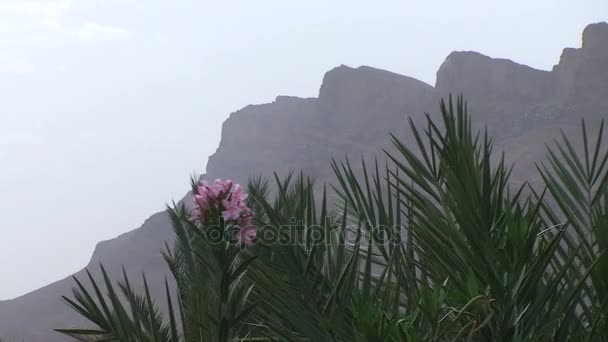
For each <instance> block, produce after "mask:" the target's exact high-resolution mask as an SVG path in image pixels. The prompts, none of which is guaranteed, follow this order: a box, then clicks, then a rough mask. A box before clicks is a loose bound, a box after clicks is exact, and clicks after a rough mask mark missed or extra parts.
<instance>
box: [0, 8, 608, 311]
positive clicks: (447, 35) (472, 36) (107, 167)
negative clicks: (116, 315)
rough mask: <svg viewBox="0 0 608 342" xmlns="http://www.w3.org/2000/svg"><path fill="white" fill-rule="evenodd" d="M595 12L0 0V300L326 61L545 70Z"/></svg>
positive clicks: (132, 222)
mask: <svg viewBox="0 0 608 342" xmlns="http://www.w3.org/2000/svg"><path fill="white" fill-rule="evenodd" d="M603 20H608V1H606V0H579V1H573V0H540V1H539V0H517V1H516V0H509V1H498V0H497V1H489V0H476V1H472V0H460V1H452V0H446V1H430V0H424V1H422V0H415V1H413V0H401V1H371V0H366V1H355V0H348V1H330V0H306V1H290V0H281V1H265V0H255V1H253V0H247V1H206V0H198V1H195V0H174V1H167V0H165V1H155V0H71V1H70V0H0V166H1V167H0V194H1V195H2V197H1V198H0V299H8V298H12V297H15V296H18V295H21V294H24V293H26V292H28V291H31V290H33V289H36V288H38V287H41V286H43V285H46V284H48V283H50V282H52V281H54V280H58V279H60V278H62V277H65V276H67V275H69V274H71V273H72V272H74V271H76V270H78V269H80V268H82V267H83V266H84V265H85V264H86V263H87V261H88V259H89V257H90V255H91V253H92V252H93V249H94V247H95V244H96V243H97V242H99V241H100V240H104V239H109V238H112V237H114V236H116V235H118V234H121V233H124V232H126V231H129V230H132V229H134V228H137V227H139V226H140V225H141V223H142V222H143V221H144V220H145V219H146V218H147V217H148V216H150V215H151V214H153V213H154V212H157V211H159V210H162V209H163V207H164V204H165V203H166V202H168V201H170V200H171V199H179V198H180V197H181V196H182V195H183V194H184V193H185V192H186V190H187V189H188V181H189V175H190V174H192V173H195V172H196V173H201V172H203V171H204V166H205V163H206V160H207V157H208V156H209V155H210V154H211V153H213V151H214V150H215V148H216V146H217V144H218V142H219V133H220V128H221V123H222V121H223V120H224V119H225V118H226V117H227V116H228V115H229V113H230V112H232V111H234V110H237V109H239V108H241V107H243V106H245V105H247V104H250V103H263V102H270V101H272V100H273V99H274V98H275V96H277V95H297V96H303V97H310V96H316V94H317V91H318V88H319V86H320V82H321V80H322V77H323V74H324V72H326V71H327V70H329V69H331V68H332V67H334V66H337V65H340V64H347V65H350V66H359V65H370V66H374V67H378V68H383V69H388V70H391V71H395V72H398V73H401V74H406V75H409V76H413V77H416V78H419V79H421V80H423V81H426V82H428V83H431V84H433V83H434V79H435V72H436V70H437V68H438V67H439V65H440V64H441V63H442V62H443V60H444V58H445V57H446V56H447V54H448V53H449V52H451V51H453V50H476V51H479V52H481V53H484V54H487V55H490V56H495V57H504V58H510V59H513V60H515V61H518V62H520V63H524V64H528V65H531V66H533V67H537V68H542V69H550V68H551V67H552V65H553V64H555V63H556V62H557V61H558V59H559V56H560V53H561V49H562V48H563V47H567V46H570V47H578V46H579V45H580V34H581V32H582V30H583V28H584V27H585V25H586V24H588V23H591V22H597V21H603Z"/></svg>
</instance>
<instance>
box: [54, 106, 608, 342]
mask: <svg viewBox="0 0 608 342" xmlns="http://www.w3.org/2000/svg"><path fill="white" fill-rule="evenodd" d="M440 108H441V114H442V122H441V126H440V125H439V123H436V122H435V121H434V120H432V119H431V118H430V117H429V118H428V119H427V120H428V125H427V127H426V128H425V129H424V130H420V129H419V128H417V127H416V126H415V125H414V124H413V123H412V122H411V121H410V125H411V129H412V135H413V137H414V138H415V141H416V144H415V146H413V147H410V146H406V145H405V144H403V143H402V142H401V141H400V140H399V139H397V138H396V137H393V143H394V145H395V146H396V151H397V152H396V153H388V152H387V156H388V159H389V161H390V163H387V164H386V165H385V166H384V167H380V166H379V165H378V163H377V162H376V163H375V164H374V165H373V166H372V167H369V166H368V165H366V164H365V162H362V168H361V169H362V170H363V171H362V172H360V173H357V172H355V171H354V168H353V167H352V166H351V163H350V161H348V160H345V161H344V162H338V161H334V162H333V163H332V167H333V169H334V172H335V175H336V179H337V181H336V184H334V185H330V186H326V187H323V190H322V191H321V192H320V193H319V192H318V191H317V190H318V187H315V186H313V183H312V181H311V180H310V179H309V178H307V177H305V176H304V175H302V174H300V175H297V176H295V175H293V174H292V175H289V176H287V177H286V178H284V179H281V178H280V177H278V176H277V175H275V177H274V181H273V182H272V183H273V195H272V196H271V195H270V191H269V189H270V186H269V185H270V184H271V182H270V181H268V180H265V179H262V178H257V179H254V180H253V181H251V182H250V184H249V186H248V192H249V195H250V197H249V206H250V207H252V208H253V210H254V211H255V213H256V226H257V229H258V240H257V242H256V243H255V244H254V245H252V246H248V247H247V248H241V247H242V246H239V245H235V244H234V243H233V241H232V240H231V239H230V238H224V239H222V240H221V241H219V243H218V241H212V239H210V236H211V235H213V234H210V232H212V231H214V230H219V231H220V232H225V231H227V230H228V229H229V228H230V227H229V225H227V224H226V222H225V221H224V220H223V218H222V215H221V214H220V213H215V214H214V215H215V216H213V217H214V219H213V220H210V221H206V222H205V223H204V224H196V223H194V222H192V220H190V219H189V215H188V214H189V213H188V210H187V209H186V207H185V206H183V205H174V206H173V207H171V208H169V209H168V211H169V214H170V216H171V218H172V222H173V228H174V230H175V234H176V243H175V246H173V247H172V248H169V247H167V249H166V251H165V254H164V255H165V259H166V261H167V264H168V265H169V269H170V270H171V274H172V276H173V277H174V280H175V283H176V284H177V292H176V293H173V292H172V291H171V289H170V287H169V285H167V283H166V284H165V288H166V296H165V297H166V298H165V299H164V300H165V301H166V304H167V307H168V308H169V309H168V312H167V313H166V314H161V313H160V311H159V310H158V309H157V307H156V305H155V303H154V301H153V300H152V298H151V295H150V291H149V289H148V284H147V281H146V279H145V277H144V279H143V284H144V286H143V288H144V290H143V295H139V294H137V293H136V291H135V290H134V289H133V286H131V283H130V282H129V279H128V277H127V276H126V273H125V274H124V276H123V280H122V281H121V282H120V283H119V284H118V285H117V286H116V285H114V284H113V283H112V281H111V280H110V279H109V277H108V276H107V272H105V270H104V269H103V267H102V268H101V270H102V275H103V279H102V284H97V282H96V280H95V279H94V278H93V277H92V276H91V275H90V274H89V276H88V278H89V279H88V280H89V282H90V287H87V286H85V285H84V284H83V283H82V282H81V281H79V280H78V279H76V288H75V290H74V297H73V299H71V298H64V300H65V301H66V302H67V304H68V305H69V306H71V307H72V308H73V309H75V310H76V311H77V312H78V313H79V314H81V315H82V316H84V317H85V318H87V319H88V320H89V321H90V322H91V323H92V324H93V325H94V326H95V328H94V329H62V330H58V331H60V332H62V333H64V334H67V335H70V336H73V337H76V338H78V339H80V340H83V341H129V342H132V341H142V342H143V341H163V342H165V341H187V342H190V341H222V342H223V341H237V340H238V341H270V340H287V341H567V340H584V341H608V317H607V316H608V315H607V314H606V312H608V310H606V309H607V308H608V300H607V298H608V296H607V292H608V259H607V258H608V257H607V256H606V255H605V253H604V251H605V250H606V248H607V247H608V189H607V187H608V185H607V184H606V183H607V182H608V180H607V179H608V176H607V172H606V170H607V169H608V167H606V165H607V163H608V161H607V160H608V151H606V149H605V148H604V149H602V146H603V145H602V133H603V125H602V126H601V127H600V130H599V133H598V135H597V137H596V139H595V146H592V147H590V146H589V144H588V140H587V132H586V127H585V124H584V123H583V125H582V130H583V132H582V134H583V145H584V153H583V156H582V157H579V155H578V154H577V153H576V150H575V148H574V147H572V145H573V144H572V143H571V142H570V141H569V140H568V139H567V138H566V136H565V135H564V136H563V137H562V138H563V139H562V141H561V142H559V143H557V145H556V146H557V147H556V148H553V149H549V150H548V151H549V152H548V156H549V158H548V159H549V166H546V165H544V164H539V166H538V169H539V172H540V173H541V175H542V177H543V179H544V181H545V183H546V189H543V190H542V191H539V190H538V189H534V188H532V187H531V186H530V185H528V184H524V185H522V186H521V187H519V188H517V189H511V188H510V184H511V183H510V175H511V167H510V166H509V165H507V164H506V162H505V161H504V158H503V159H501V160H500V161H499V162H498V163H493V162H492V160H493V159H492V158H491V156H492V155H493V150H492V141H491V139H490V138H489V137H488V136H487V134H486V133H485V132H484V133H476V132H473V131H472V129H471V118H470V116H469V115H468V111H467V107H466V104H465V102H464V101H463V100H462V98H458V99H457V100H456V101H455V102H454V101H452V99H451V98H450V100H449V101H447V102H446V103H444V102H442V103H441V107H440ZM439 127H443V128H441V129H440V128H439ZM555 149H557V152H556V150H555ZM193 189H194V191H195V193H196V189H197V187H196V183H193ZM329 194H335V195H336V196H332V195H329ZM330 199H335V200H333V201H331V203H330ZM221 236H225V235H223V234H221ZM102 286H103V287H104V288H105V289H106V290H105V291H103V290H102V289H101V288H102Z"/></svg>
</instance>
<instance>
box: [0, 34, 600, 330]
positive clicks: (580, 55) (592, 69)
mask: <svg viewBox="0 0 608 342" xmlns="http://www.w3.org/2000/svg"><path fill="white" fill-rule="evenodd" d="M449 93H463V94H464V95H465V97H466V99H467V100H468V101H469V107H470V110H471V112H472V115H473V119H474V120H475V125H476V126H477V127H482V126H484V125H487V127H488V130H489V132H490V134H491V135H492V136H494V137H495V141H496V148H497V150H499V151H505V152H506V157H507V159H508V160H509V161H515V162H516V168H515V173H514V178H515V181H518V180H532V181H535V180H538V177H537V176H536V171H535V168H534V162H536V161H540V160H542V158H543V156H544V154H545V147H544V143H548V142H550V141H551V139H552V138H553V137H557V136H558V134H559V129H564V131H566V132H567V134H569V133H572V132H575V133H576V132H578V131H577V130H578V127H579V120H580V118H581V116H582V117H585V118H586V119H587V120H588V121H590V123H591V124H590V125H589V126H590V127H593V128H595V127H596V125H595V124H594V123H596V122H599V120H601V119H604V118H608V96H607V95H608V24H606V23H599V24H592V25H589V26H588V27H587V28H586V29H585V30H584V32H583V41H582V47H581V48H576V49H574V48H566V49H564V51H563V53H562V56H561V58H560V60H559V63H558V64H556V65H555V67H554V68H553V70H551V71H541V70H536V69H533V68H530V67H527V66H525V65H521V64H517V63H515V62H513V61H510V60H505V59H494V58H490V57H487V56H484V55H481V54H479V53H476V52H453V53H451V54H450V55H449V56H448V57H447V58H446V60H445V62H444V63H443V64H442V66H441V67H440V68H439V70H438V72H437V82H436V84H435V86H431V85H429V84H426V83H424V82H421V81H418V80H416V79H413V78H410V77H407V76H402V75H398V74H395V73H391V72H389V71H384V70H379V69H374V68H372V67H367V66H362V67H358V68H351V67H348V66H339V67H336V68H334V69H332V70H330V71H329V72H327V73H326V75H325V77H324V79H323V83H322V85H321V88H320V91H319V96H318V97H317V98H306V99H305V98H296V97H289V96H279V97H277V98H276V100H275V101H274V102H272V103H269V104H262V105H250V106H247V107H245V108H243V109H241V110H239V111H236V112H234V113H232V114H231V115H230V117H229V119H228V120H227V121H226V122H225V123H224V125H223V129H222V139H221V142H220V144H219V147H218V149H217V151H216V153H215V154H213V155H212V156H211V157H210V158H209V162H208V165H207V172H206V175H205V176H204V177H205V178H208V179H213V178H216V177H221V178H232V179H235V180H237V181H238V182H241V183H245V182H246V181H247V179H248V178H249V176H250V175H257V174H261V175H266V176H270V175H271V174H272V172H273V171H277V172H279V173H280V174H285V173H286V172H288V171H289V170H300V169H302V170H304V172H305V173H307V174H309V175H311V176H313V177H315V178H317V180H318V181H319V182H322V181H324V180H331V169H330V167H329V160H330V158H331V157H336V158H342V157H343V156H344V155H349V156H350V157H351V158H353V159H358V158H359V157H360V156H364V157H366V158H367V159H370V158H373V157H378V158H382V153H381V149H382V148H389V149H390V144H389V135H388V133H389V132H392V133H393V134H395V135H397V136H398V137H400V138H402V139H403V140H404V141H405V142H411V137H410V136H408V131H409V129H408V124H407V118H408V117H411V118H412V120H413V121H414V122H416V123H419V124H420V123H422V122H423V120H424V115H425V113H427V112H428V113H431V114H433V113H437V111H438V102H439V100H440V98H441V97H443V96H446V95H447V94H449ZM192 153H196V151H192ZM171 240H172V231H171V227H170V224H169V221H168V218H167V216H166V215H165V214H164V213H157V214H154V215H153V216H151V217H150V218H149V219H148V220H146V222H145V223H144V224H143V225H142V227H141V228H139V229H136V230H134V231H131V232H129V233H126V234H123V235H121V236H119V237H117V238H115V239H112V240H108V241H104V242H101V243H99V244H98V246H97V248H96V249H95V252H94V254H93V257H92V258H91V261H90V262H89V264H88V266H89V267H91V268H92V270H93V271H95V272H96V271H97V267H96V265H97V263H99V262H102V263H103V264H104V265H105V266H106V267H107V268H108V269H109V271H110V273H111V275H112V276H113V277H114V278H115V279H117V278H118V276H119V274H120V270H121V267H122V265H124V266H125V268H126V269H127V270H128V272H129V273H130V274H131V275H132V278H134V279H135V278H137V275H138V274H139V273H140V272H141V271H142V270H144V271H145V272H146V275H147V277H148V281H149V282H150V283H151V284H161V283H162V281H163V279H164V276H165V271H166V269H165V266H164V262H163V260H162V257H161V254H160V250H161V248H163V246H164V243H165V241H169V243H170V241H171ZM41 267H43V266H42V265H41ZM76 275H77V276H78V277H83V276H84V273H83V272H82V271H81V272H79V273H77V274H76ZM72 286H73V282H72V280H71V279H70V278H66V279H63V280H60V281H57V282H55V283H53V284H50V285H48V286H46V287H44V288H41V289H39V290H36V291H34V292H31V293H29V294H27V295H25V296H22V297H19V298H16V299H14V300H10V301H4V302H0V338H6V339H7V340H9V341H11V340H17V341H20V340H25V341H34V342H36V341H41V342H42V341H45V342H54V341H65V340H66V339H65V337H63V336H61V335H58V334H54V333H53V332H52V329H53V328H58V327H70V326H72V325H74V324H76V325H77V324H79V323H81V322H82V320H81V319H80V318H78V317H77V316H76V315H75V314H74V313H72V312H71V311H70V309H68V308H67V307H66V306H65V305H64V304H63V303H62V302H61V300H60V296H61V295H67V294H70V289H71V287H72ZM159 289H160V287H159V288H157V289H156V290H159Z"/></svg>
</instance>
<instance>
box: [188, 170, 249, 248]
mask: <svg viewBox="0 0 608 342" xmlns="http://www.w3.org/2000/svg"><path fill="white" fill-rule="evenodd" d="M246 199H247V193H246V192H245V191H244V190H243V189H242V188H241V186H240V185H238V184H233V183H232V181H231V180H229V179H228V180H226V181H223V180H221V179H216V180H215V183H214V184H209V183H207V182H206V181H202V182H200V183H199V184H198V185H197V189H196V193H195V194H194V198H193V201H194V208H193V209H192V211H191V213H190V214H191V217H192V220H194V221H197V222H201V223H205V220H206V219H208V215H209V214H212V213H213V211H215V210H217V211H219V212H221V214H222V217H223V218H224V222H226V223H228V224H233V225H235V226H237V227H238V228H239V231H238V234H237V240H238V242H239V243H241V244H245V245H250V244H252V243H253V242H254V240H255V237H256V233H257V231H256V228H255V226H254V225H253V211H252V210H251V209H250V208H249V207H248V206H247V204H246V202H245V200H246Z"/></svg>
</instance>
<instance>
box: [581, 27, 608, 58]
mask: <svg viewBox="0 0 608 342" xmlns="http://www.w3.org/2000/svg"><path fill="white" fill-rule="evenodd" d="M583 50H588V51H593V53H594V54H595V55H601V56H608V23H606V22H600V23H595V24H590V25H587V27H586V28H585V30H584V31H583Z"/></svg>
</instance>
